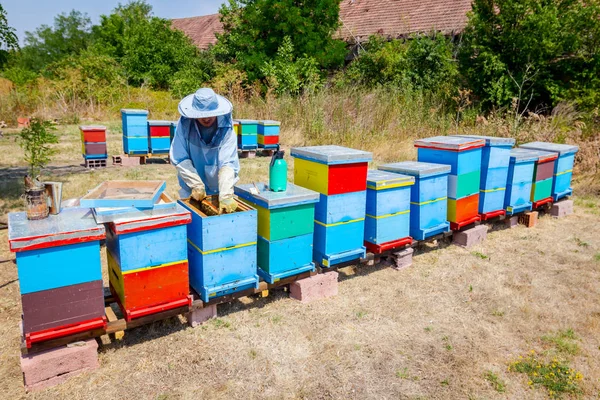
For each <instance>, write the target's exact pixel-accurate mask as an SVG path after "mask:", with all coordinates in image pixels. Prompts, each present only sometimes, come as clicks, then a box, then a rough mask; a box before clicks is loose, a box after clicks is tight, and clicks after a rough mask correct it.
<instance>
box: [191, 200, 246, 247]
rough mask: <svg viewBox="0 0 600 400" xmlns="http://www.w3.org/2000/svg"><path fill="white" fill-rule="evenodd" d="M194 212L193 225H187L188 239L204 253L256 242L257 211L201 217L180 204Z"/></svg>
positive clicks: (194, 211)
mask: <svg viewBox="0 0 600 400" xmlns="http://www.w3.org/2000/svg"><path fill="white" fill-rule="evenodd" d="M179 204H181V205H182V206H183V207H185V208H186V209H187V210H189V211H191V212H192V223H191V224H188V225H187V229H188V231H187V232H188V239H189V240H191V241H192V243H194V244H195V245H196V246H198V247H199V248H200V249H201V250H202V251H205V252H206V251H211V250H219V249H224V248H229V247H233V246H237V245H241V244H246V243H250V242H256V236H257V232H258V222H257V218H258V214H257V212H256V210H254V209H252V210H249V211H243V212H236V213H233V214H223V215H215V216H212V217H201V216H200V214H198V213H197V211H196V210H195V209H193V208H190V207H189V206H188V205H187V204H185V203H183V202H181V201H180V202H179Z"/></svg>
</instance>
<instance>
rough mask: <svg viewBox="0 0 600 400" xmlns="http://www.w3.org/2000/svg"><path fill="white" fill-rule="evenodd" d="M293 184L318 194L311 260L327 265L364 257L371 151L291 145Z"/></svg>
mask: <svg viewBox="0 0 600 400" xmlns="http://www.w3.org/2000/svg"><path fill="white" fill-rule="evenodd" d="M291 154H292V156H293V157H295V159H294V183H295V184H296V185H298V186H302V187H305V188H307V189H310V190H313V191H315V192H318V193H319V194H320V196H319V202H318V203H317V204H316V206H315V235H314V248H313V260H314V261H316V262H317V263H318V264H320V265H322V266H324V267H329V266H332V265H335V264H340V263H344V262H347V261H352V260H354V259H357V258H360V257H364V254H365V247H364V246H363V241H364V224H365V214H366V197H367V194H366V188H367V169H368V164H369V161H371V159H372V155H371V153H368V152H365V151H360V150H354V149H349V148H346V147H340V146H313V147H298V148H293V149H292V151H291Z"/></svg>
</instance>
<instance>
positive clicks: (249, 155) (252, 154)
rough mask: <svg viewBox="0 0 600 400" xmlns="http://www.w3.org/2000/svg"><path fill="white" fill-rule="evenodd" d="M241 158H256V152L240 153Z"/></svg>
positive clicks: (246, 151)
mask: <svg viewBox="0 0 600 400" xmlns="http://www.w3.org/2000/svg"><path fill="white" fill-rule="evenodd" d="M240 158H256V150H244V151H242V152H241V153H240Z"/></svg>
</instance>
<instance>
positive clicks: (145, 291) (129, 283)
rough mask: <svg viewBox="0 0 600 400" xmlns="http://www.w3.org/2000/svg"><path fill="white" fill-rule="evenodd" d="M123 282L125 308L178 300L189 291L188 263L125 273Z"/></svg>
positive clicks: (129, 308)
mask: <svg viewBox="0 0 600 400" xmlns="http://www.w3.org/2000/svg"><path fill="white" fill-rule="evenodd" d="M123 283H124V287H125V299H123V301H124V304H123V307H124V308H126V309H127V310H135V309H138V308H144V307H149V306H153V305H157V304H161V303H165V302H169V301H173V300H178V299H181V298H183V297H186V296H187V295H188V294H189V293H190V289H189V286H190V285H189V277H188V263H187V261H186V262H182V263H179V264H175V265H170V266H167V267H160V268H152V269H147V270H145V271H141V272H134V273H129V274H125V275H123Z"/></svg>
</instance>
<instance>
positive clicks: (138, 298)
mask: <svg viewBox="0 0 600 400" xmlns="http://www.w3.org/2000/svg"><path fill="white" fill-rule="evenodd" d="M190 222H191V214H190V212H189V211H187V210H186V209H184V208H183V207H181V206H179V205H177V206H176V207H174V208H171V209H170V211H167V212H164V213H163V214H161V215H158V216H148V217H145V216H143V217H128V218H117V219H115V220H114V221H112V222H110V223H108V224H107V227H108V229H107V231H106V250H107V251H106V254H107V259H108V270H109V271H108V273H109V281H110V287H111V291H112V292H113V293H114V294H115V295H116V296H117V297H118V298H119V303H120V306H121V308H122V310H123V314H124V315H125V317H126V319H127V320H131V319H134V318H139V317H143V316H145V315H149V314H153V313H156V312H160V311H164V310H169V309H172V308H177V307H181V306H184V305H186V304H189V303H190V299H189V297H188V295H189V278H188V260H187V228H186V225H187V224H189V223H190Z"/></svg>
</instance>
